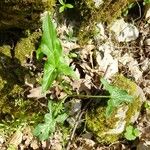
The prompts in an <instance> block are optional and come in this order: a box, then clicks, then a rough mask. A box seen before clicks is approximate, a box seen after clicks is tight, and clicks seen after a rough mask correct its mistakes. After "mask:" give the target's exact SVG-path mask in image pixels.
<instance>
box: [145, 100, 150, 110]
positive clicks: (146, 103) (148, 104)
mask: <svg viewBox="0 0 150 150" xmlns="http://www.w3.org/2000/svg"><path fill="white" fill-rule="evenodd" d="M144 107H145V108H146V109H149V110H150V102H149V101H146V102H145V103H144Z"/></svg>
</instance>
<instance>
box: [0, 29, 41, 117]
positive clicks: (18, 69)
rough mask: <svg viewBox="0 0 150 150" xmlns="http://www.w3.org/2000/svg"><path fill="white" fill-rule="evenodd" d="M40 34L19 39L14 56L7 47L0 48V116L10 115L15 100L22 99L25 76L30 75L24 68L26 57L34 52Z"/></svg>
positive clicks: (36, 33)
mask: <svg viewBox="0 0 150 150" xmlns="http://www.w3.org/2000/svg"><path fill="white" fill-rule="evenodd" d="M40 36H41V33H40V32H33V33H32V34H30V33H29V35H28V37H23V38H21V39H20V40H19V41H18V42H17V44H16V46H15V48H14V50H13V51H14V56H12V51H11V50H12V49H11V46H9V45H3V46H0V99H1V101H0V114H5V113H10V114H11V112H12V110H14V109H16V108H15V100H16V99H19V98H21V99H22V98H23V99H24V97H23V96H22V95H23V92H24V89H23V88H22V87H23V85H24V84H25V76H26V75H28V74H30V72H29V70H28V69H27V68H25V67H24V63H25V62H26V56H27V55H30V54H31V52H32V51H34V50H36V46H35V45H36V43H37V42H38V39H39V38H40Z"/></svg>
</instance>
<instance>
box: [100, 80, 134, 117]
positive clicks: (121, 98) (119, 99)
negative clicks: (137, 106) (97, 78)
mask: <svg viewBox="0 0 150 150" xmlns="http://www.w3.org/2000/svg"><path fill="white" fill-rule="evenodd" d="M101 83H102V84H103V85H104V88H105V89H106V90H107V91H108V92H109V93H110V97H111V98H110V99H109V100H108V106H107V108H106V116H107V117H108V116H110V115H111V114H112V112H113V110H114V108H116V107H118V106H120V105H121V104H122V103H131V102H132V100H133V96H131V95H129V94H128V92H127V91H126V90H122V89H120V88H118V87H116V86H113V85H110V84H109V83H108V82H107V80H105V79H104V78H101Z"/></svg>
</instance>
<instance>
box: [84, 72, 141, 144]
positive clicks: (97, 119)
mask: <svg viewBox="0 0 150 150" xmlns="http://www.w3.org/2000/svg"><path fill="white" fill-rule="evenodd" d="M112 84H113V85H115V86H117V87H119V88H121V89H123V90H126V91H127V92H128V93H129V94H130V95H132V96H133V97H134V99H133V102H132V103H130V104H122V105H121V106H120V107H119V108H116V110H115V111H114V112H113V114H112V115H111V116H110V117H109V118H106V117H105V111H106V105H104V106H103V105H100V106H96V107H95V106H94V107H93V108H92V109H91V110H89V111H88V112H87V113H86V124H87V128H88V129H89V130H90V131H91V132H92V133H93V134H94V135H95V137H96V139H97V140H98V142H100V143H104V144H110V143H113V142H115V141H117V140H118V139H119V138H121V137H122V133H123V131H121V132H120V133H117V134H116V133H115V132H114V131H113V130H114V129H116V124H117V122H118V121H120V122H121V123H122V124H124V125H125V126H127V125H129V124H130V123H134V121H135V120H136V119H137V116H136V114H139V112H140V109H141V105H142V101H143V100H142V99H141V98H142V96H139V95H137V94H139V93H137V92H138V91H137V85H136V84H135V83H134V82H132V81H130V80H129V79H127V78H125V77H124V76H123V75H116V76H115V77H114V78H113V83H112ZM120 108H121V109H122V110H123V112H125V118H123V119H121V120H120V118H118V116H117V113H118V110H119V109H120ZM126 108H127V109H126ZM126 110H127V111H126ZM134 116H136V117H135V118H134V119H133V120H132V117H134ZM125 126H124V129H125ZM112 131H113V132H112Z"/></svg>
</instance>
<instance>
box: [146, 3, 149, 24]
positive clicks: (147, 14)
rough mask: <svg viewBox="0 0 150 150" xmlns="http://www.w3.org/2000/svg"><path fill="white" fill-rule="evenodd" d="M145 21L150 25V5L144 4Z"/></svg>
mask: <svg viewBox="0 0 150 150" xmlns="http://www.w3.org/2000/svg"><path fill="white" fill-rule="evenodd" d="M145 14H146V15H145V19H146V20H147V22H148V23H149V24H150V4H149V3H148V4H146V8H145Z"/></svg>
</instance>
